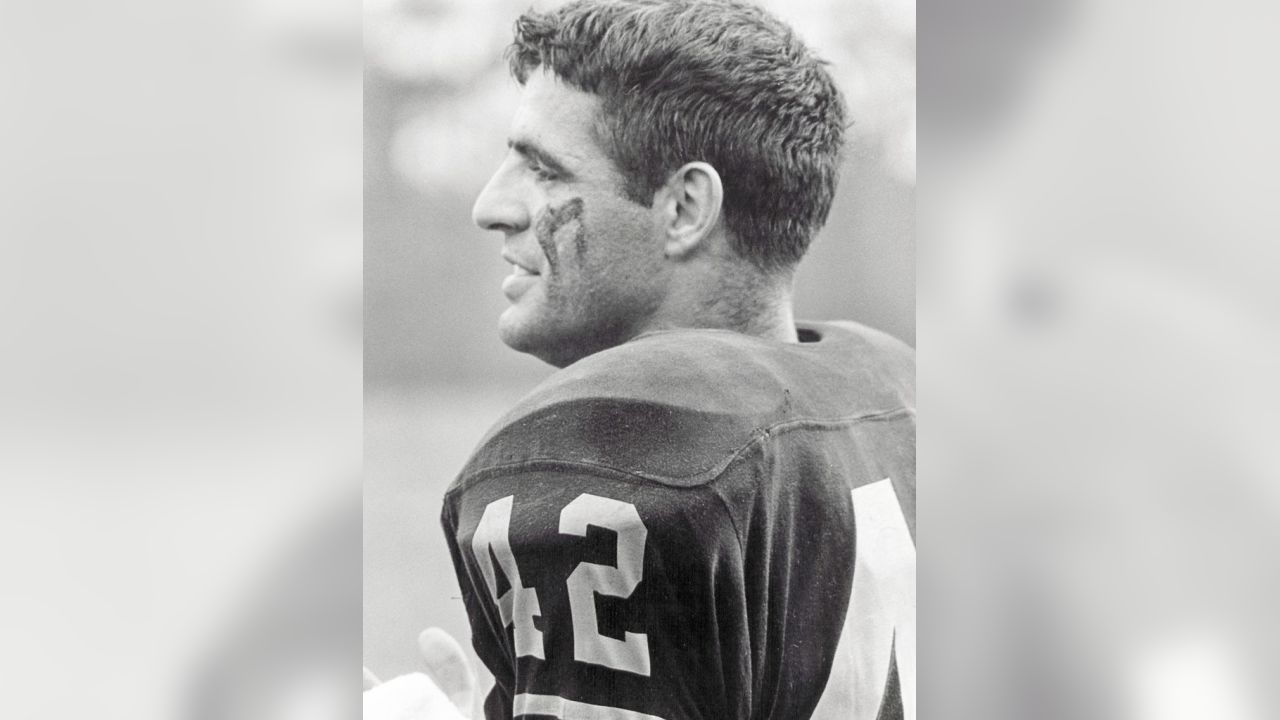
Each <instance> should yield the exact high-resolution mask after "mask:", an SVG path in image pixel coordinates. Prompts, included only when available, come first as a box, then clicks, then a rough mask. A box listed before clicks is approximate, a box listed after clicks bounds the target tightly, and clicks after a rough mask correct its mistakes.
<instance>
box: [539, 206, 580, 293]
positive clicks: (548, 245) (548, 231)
mask: <svg viewBox="0 0 1280 720" xmlns="http://www.w3.org/2000/svg"><path fill="white" fill-rule="evenodd" d="M585 208H586V203H584V202H583V201H582V198H573V199H571V200H568V201H566V202H565V203H564V204H563V205H560V206H559V207H549V208H547V209H546V210H545V211H544V212H543V213H542V214H541V215H539V216H538V221H537V224H535V225H534V229H533V234H534V237H536V238H537V239H538V245H540V246H541V247H542V254H543V255H546V256H547V265H548V267H549V268H550V270H551V274H552V275H555V274H556V273H557V272H558V271H559V269H560V253H559V251H558V250H557V249H556V234H557V233H559V232H560V230H561V229H563V228H564V227H565V226H566V225H569V224H570V223H572V222H575V221H577V227H575V228H574V234H573V246H574V248H575V249H576V250H577V252H578V255H579V256H581V255H582V254H583V253H584V252H586V249H587V235H586V231H585V230H584V228H583V227H582V212H583V210H584V209H585Z"/></svg>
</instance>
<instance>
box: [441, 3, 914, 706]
mask: <svg viewBox="0 0 1280 720" xmlns="http://www.w3.org/2000/svg"><path fill="white" fill-rule="evenodd" d="M508 57H509V61H510V66H511V71H512V74H513V75H514V77H515V78H516V80H517V81H518V82H519V83H520V84H521V85H522V88H523V89H522V95H521V100H520V103H519V106H518V108H517V109H516V112H515V117H514V120H513V122H512V125H511V130H510V135H509V137H508V139H507V144H508V146H509V152H508V154H507V155H506V158H505V159H504V160H503V162H502V163H501V165H500V166H499V167H498V168H497V170H496V172H495V173H494V175H493V177H492V179H491V180H490V181H489V183H488V185H487V186H486V187H485V188H484V190H483V191H482V192H481V194H480V196H479V198H478V199H477V200H476V204H475V209H474V217H475V221H476V222H477V223H478V224H479V225H480V226H481V227H483V228H485V229H488V230H493V231H496V232H498V233H500V234H501V236H502V237H503V239H504V242H503V246H502V256H503V258H504V259H505V260H506V261H507V262H508V263H510V264H511V266H512V273H511V274H510V275H509V276H508V277H507V278H506V279H505V280H504V281H503V285H502V290H503V292H504V294H505V295H506V297H507V298H508V300H509V301H510V306H509V307H508V308H507V309H506V311H505V312H504V313H503V314H502V316H501V319H500V320H499V331H500V334H501V337H502V339H503V341H504V342H505V343H506V344H508V345H509V346H511V347H512V348H514V349H516V350H519V351H521V352H526V353H530V354H532V355H534V356H536V357H538V358H541V359H543V360H545V361H546V362H548V363H551V364H552V365H555V366H557V367H559V368H561V370H560V371H559V372H557V373H556V374H555V375H553V376H552V377H551V378H550V379H549V380H548V381H547V382H545V383H544V384H543V385H541V386H540V387H538V388H537V389H536V390H535V391H534V392H533V393H532V394H531V395H529V396H528V397H527V398H525V399H524V400H523V401H522V402H520V403H519V404H518V405H517V407H515V408H514V409H513V410H511V412H510V413H508V414H507V415H506V416H505V417H504V418H503V419H502V420H501V421H499V423H498V424H497V425H496V426H495V427H494V428H493V429H492V430H491V431H490V432H489V433H488V435H487V436H486V437H485V438H484V439H483V440H482V441H481V443H480V445H479V447H478V448H477V450H476V451H475V453H474V455H473V456H472V458H471V459H470V461H469V462H468V463H467V465H466V466H465V468H464V469H463V470H462V472H461V473H460V475H459V476H458V478H457V479H456V480H455V482H454V483H453V485H452V486H451V487H450V489H449V491H448V492H447V494H446V496H445V502H444V508H443V513H442V522H443V526H444V531H445V536H446V539H447V541H448V544H449V547H450V551H451V553H452V556H453V561H454V564H455V567H456V570H457V574H458V580H459V583H460V585H461V589H462V595H463V600H464V602H465V605H466V609H467V612H468V615H469V618H470V624H471V630H472V642H473V645H474V647H475V650H476V652H477V654H478V655H479V657H480V659H481V660H482V661H483V662H484V663H485V665H486V666H487V667H488V668H489V669H490V670H491V671H492V672H493V674H494V676H495V678H496V684H495V686H494V688H493V690H492V691H491V692H490V694H489V695H488V698H487V700H486V702H485V713H486V716H487V717H488V718H491V719H496V718H513V717H525V718H600V719H607V720H690V719H695V718H700V719H706V720H724V719H725V718H743V719H745V718H777V719H779V720H797V719H801V718H811V717H821V718H837V717H838V718H842V719H844V718H853V719H855V720H863V719H865V720H875V719H876V718H914V715H915V711H914V706H915V702H914V697H915V695H914V685H915V576H914V572H915V539H914V538H915V410H914V358H913V353H912V352H911V350H910V349H909V348H908V347H907V346H905V345H904V344H903V343H901V342H899V341H897V340H895V339H893V338H890V337H888V336H886V335H884V334H882V333H880V332H877V331H874V330H871V329H869V328H866V327H863V326H860V325H856V324H853V323H848V322H822V323H818V322H797V321H796V320H795V319H794V318H793V315H792V300H791V299H792V284H793V278H794V276H795V271H796V267H797V264H798V263H799V262H800V260H801V257H802V256H803V255H804V253H805V250H806V248H807V247H808V246H809V244H810V242H811V240H812V239H813V236H814V234H815V233H816V232H817V231H818V230H819V228H820V227H821V226H822V225H823V223H824V222H825V220H826V217H827V213H828V209H829V207H830V204H831V199H832V195H833V192H834V188H835V184H836V180H837V176H838V174H839V166H840V156H841V149H842V144H843V135H844V130H845V126H846V119H845V108H844V105H843V101H842V99H841V96H840V93H839V91H838V90H837V88H836V86H835V84H834V82H833V81H832V78H831V77H830V75H829V74H828V73H827V71H826V70H825V69H824V63H823V61H822V60H820V59H819V58H817V57H816V56H815V55H814V54H813V53H812V52H811V51H810V50H809V49H807V48H806V47H805V46H804V45H803V44H802V42H801V41H800V40H799V39H798V38H797V37H796V35H795V34H794V33H793V32H792V30H791V29H789V28H788V27H787V26H785V25H784V24H782V23H780V22H779V21H777V20H776V19H774V18H773V17H771V16H770V15H768V14H766V13H765V12H764V11H762V10H760V9H758V8H756V7H754V6H751V5H747V4H744V3H741V2H736V1H735V0H696V1H695V0H673V1H658V0H583V1H580V2H575V3H572V4H569V5H565V6H563V7H560V8H558V9H554V10H550V11H547V12H533V11H531V12H530V13H528V14H525V15H524V16H522V17H521V18H520V19H519V20H518V21H517V23H516V28H515V41H514V44H513V46H512V47H511V49H510V51H509V54H508Z"/></svg>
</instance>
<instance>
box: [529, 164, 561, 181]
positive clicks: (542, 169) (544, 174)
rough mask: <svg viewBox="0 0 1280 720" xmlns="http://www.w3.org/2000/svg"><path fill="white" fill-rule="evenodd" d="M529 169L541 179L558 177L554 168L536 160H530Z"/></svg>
mask: <svg viewBox="0 0 1280 720" xmlns="http://www.w3.org/2000/svg"><path fill="white" fill-rule="evenodd" d="M529 169H530V170H532V171H533V174H534V175H535V176H537V178H538V179H539V180H555V179H556V178H557V177H558V176H557V175H556V172H555V171H554V170H552V169H551V168H549V167H547V166H545V165H543V164H542V163H540V162H538V161H536V160H530V161H529Z"/></svg>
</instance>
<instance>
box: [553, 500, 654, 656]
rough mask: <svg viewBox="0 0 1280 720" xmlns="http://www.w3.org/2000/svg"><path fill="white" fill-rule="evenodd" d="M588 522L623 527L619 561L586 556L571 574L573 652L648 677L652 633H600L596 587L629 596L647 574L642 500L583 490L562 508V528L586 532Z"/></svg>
mask: <svg viewBox="0 0 1280 720" xmlns="http://www.w3.org/2000/svg"><path fill="white" fill-rule="evenodd" d="M587 525H595V526H597V527H602V528H607V529H609V530H613V531H615V532H617V533H618V559H617V567H613V566H609V565H597V564H596V563H588V562H584V563H582V564H580V565H578V567H577V568H576V569H574V571H573V574H572V575H570V576H569V582H568V585H569V609H570V612H571V614H572V615H573V657H574V659H575V660H578V661H579V662H585V663H591V664H593V665H603V666H605V667H607V668H613V669H614V670H624V671H626V672H631V673H636V674H639V675H644V676H645V677H648V675H649V636H648V635H645V634H642V633H633V632H628V633H626V634H625V635H624V639H623V640H616V639H614V638H611V637H605V636H604V635H601V634H600V625H599V622H598V621H597V619H596V593H599V594H601V595H608V596H609V597H616V598H628V597H631V593H633V592H635V589H636V586H637V585H639V584H640V579H641V577H642V576H643V575H644V544H645V540H646V538H647V537H648V535H649V531H648V530H646V529H645V527H644V523H643V522H641V521H640V513H639V512H637V511H636V506H635V505H632V504H631V503H625V502H621V501H618V500H610V499H609V498H604V497H600V496H598V495H587V494H583V495H579V496H578V497H577V499H575V500H574V501H573V502H571V503H569V504H568V505H567V506H565V509H564V510H562V511H561V512H560V532H561V533H563V534H565V535H578V536H581V537H585V536H586V534H587Z"/></svg>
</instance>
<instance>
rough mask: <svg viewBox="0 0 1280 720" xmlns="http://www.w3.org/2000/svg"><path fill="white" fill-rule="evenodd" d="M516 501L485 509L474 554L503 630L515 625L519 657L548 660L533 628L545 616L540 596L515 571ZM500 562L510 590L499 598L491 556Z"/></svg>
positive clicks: (496, 503) (510, 498)
mask: <svg viewBox="0 0 1280 720" xmlns="http://www.w3.org/2000/svg"><path fill="white" fill-rule="evenodd" d="M514 500H515V497H514V496H513V495H508V496H507V497H504V498H502V499H501V500H494V501H493V502H491V503H489V506H488V507H486V508H485V509H484V515H483V516H481V518H480V523H479V524H478V525H476V533H475V535H474V536H472V538H471V552H472V554H473V555H475V558H476V562H477V563H479V565H480V572H481V573H483V574H484V582H485V584H486V585H488V586H489V594H490V595H491V596H492V597H493V602H494V603H495V604H496V605H497V606H498V615H499V616H500V617H501V618H502V626H503V627H506V626H508V625H511V624H514V625H515V632H514V636H515V642H516V655H517V656H519V657H524V656H526V655H531V656H533V657H536V658H542V659H546V656H545V655H543V652H542V631H541V630H538V628H536V627H535V626H534V624H533V618H534V617H535V616H541V615H542V608H541V607H539V606H538V593H537V592H535V591H534V589H533V588H527V587H525V586H524V585H523V584H522V583H521V582H520V569H519V568H518V567H516V556H515V555H513V554H512V553H511V540H510V538H509V535H510V532H511V504H512V502H513V501H514ZM490 551H492V553H493V557H496V558H497V559H498V565H499V566H501V567H502V574H503V575H505V576H506V578H507V583H508V584H509V585H511V589H510V590H508V591H507V592H505V593H503V595H502V596H501V597H499V596H498V579H497V577H495V576H494V570H493V560H492V559H491V557H490V555H489V553H490Z"/></svg>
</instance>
